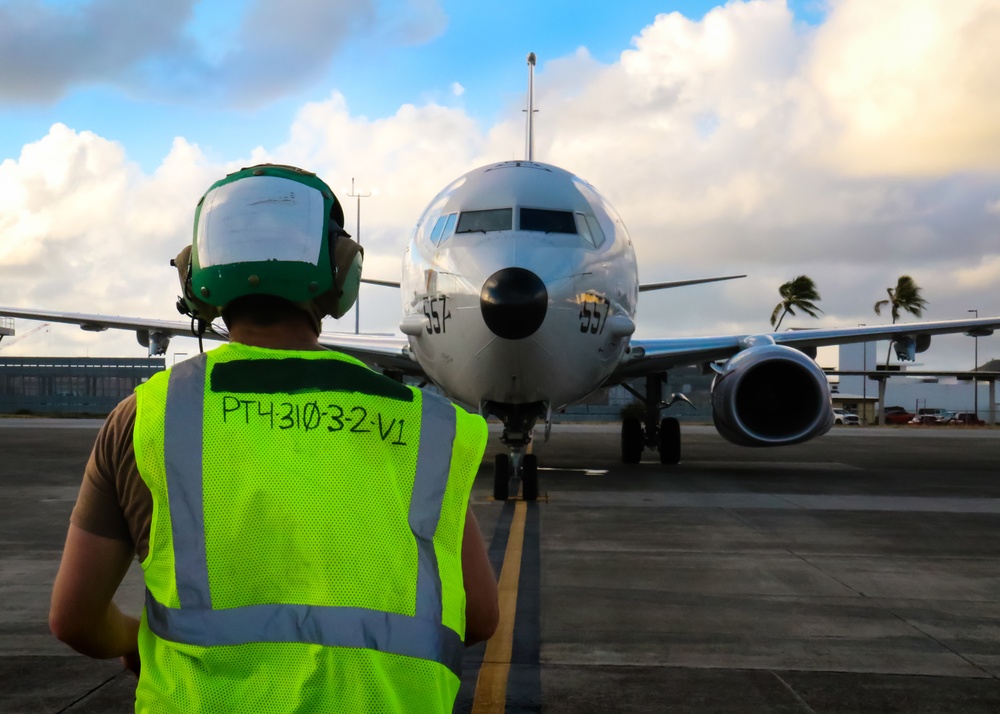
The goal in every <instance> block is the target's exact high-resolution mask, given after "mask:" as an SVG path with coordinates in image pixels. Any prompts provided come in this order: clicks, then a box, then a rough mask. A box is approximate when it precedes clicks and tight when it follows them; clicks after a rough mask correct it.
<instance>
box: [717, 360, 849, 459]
mask: <svg viewBox="0 0 1000 714" xmlns="http://www.w3.org/2000/svg"><path fill="white" fill-rule="evenodd" d="M712 418H713V420H714V421H715V428H716V429H717V430H718V431H719V433H720V434H721V435H722V436H723V437H725V438H726V439H727V440H729V441H731V442H732V443H734V444H739V445H741V446H782V445H785V444H798V443H801V442H803V441H808V440H810V439H814V438H816V437H817V436H821V435H823V434H825V433H826V432H827V431H829V430H830V427H831V426H833V409H832V407H831V403H830V387H829V385H828V384H827V381H826V375H825V374H824V373H823V370H821V369H820V368H819V366H818V365H817V364H816V363H815V362H814V361H813V360H812V359H810V358H809V357H808V356H807V355H805V354H803V353H802V352H800V351H799V350H795V349H792V348H790V347H784V346H782V345H775V344H771V345H762V346H758V347H750V348H748V349H745V350H743V351H742V352H740V353H739V354H737V355H736V356H735V357H733V358H732V359H730V360H729V361H728V362H727V363H726V364H725V366H724V367H723V368H722V371H721V372H719V374H717V375H716V377H715V380H714V381H713V383H712Z"/></svg>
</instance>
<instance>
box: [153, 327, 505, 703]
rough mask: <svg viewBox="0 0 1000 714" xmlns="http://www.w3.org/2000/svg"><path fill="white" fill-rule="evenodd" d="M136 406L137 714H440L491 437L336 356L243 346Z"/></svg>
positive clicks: (480, 424) (451, 693) (456, 677)
mask: <svg viewBox="0 0 1000 714" xmlns="http://www.w3.org/2000/svg"><path fill="white" fill-rule="evenodd" d="M136 395H137V412H136V422H135V430H134V433H133V443H134V446H135V455H136V463H137V465H138V468H139V472H140V474H141V475H142V478H143V481H144V482H145V483H146V484H147V485H148V486H149V489H150V492H151V493H152V496H153V518H152V524H151V529H150V541H149V554H148V555H147V557H146V558H145V560H144V561H143V562H142V568H143V571H144V577H145V583H146V601H145V607H144V609H143V614H142V619H141V624H140V631H139V653H140V657H141V661H142V673H141V676H140V678H139V683H138V687H137V689H136V711H137V712H178V713H183V714H192V713H194V712H237V711H246V712H255V713H260V712H352V713H353V712H435V711H449V712H450V711H451V709H452V706H453V703H454V699H455V696H456V694H457V692H458V686H459V681H460V670H461V662H462V656H463V652H464V646H463V639H464V635H465V590H464V587H463V580H462V557H461V551H462V533H463V529H464V525H465V515H466V509H467V507H468V500H469V494H470V491H471V488H472V482H473V480H474V478H475V475H476V471H477V469H478V467H479V464H480V461H481V459H482V453H483V449H484V446H485V442H486V423H485V421H484V420H483V419H482V418H481V417H478V416H475V415H472V414H468V413H467V412H465V411H464V410H462V409H459V408H457V407H455V406H454V405H453V404H451V403H450V402H448V401H447V400H445V399H443V398H441V397H438V396H436V395H433V394H429V393H427V392H422V391H420V390H418V389H415V388H411V387H406V386H404V385H402V384H399V383H397V382H394V381H393V380H390V379H388V378H385V377H382V376H381V375H378V374H376V373H375V372H372V371H371V370H369V369H368V368H367V367H365V366H364V365H363V364H362V363H361V362H359V361H357V360H355V359H353V358H351V357H348V356H346V355H342V354H339V353H336V352H326V351H316V352H310V351H301V352H290V351H283V350H281V351H279V350H269V349H263V348H255V347H248V346H245V345H241V344H237V343H232V344H229V345H225V346H223V347H219V348H217V349H215V350H212V351H211V352H207V353H205V354H202V355H199V356H198V357H195V358H192V359H189V360H186V361H184V362H182V363H180V364H177V365H175V366H174V367H173V368H172V369H171V370H168V371H167V372H163V373H160V374H157V375H156V376H155V377H153V378H152V379H150V380H149V381H148V382H147V383H146V384H144V385H142V386H140V387H139V388H138V389H137V390H136Z"/></svg>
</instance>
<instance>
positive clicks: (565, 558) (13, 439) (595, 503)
mask: <svg viewBox="0 0 1000 714" xmlns="http://www.w3.org/2000/svg"><path fill="white" fill-rule="evenodd" d="M99 425H100V421H95V420H80V421H68V420H42V419H0V712H4V713H11V714H13V713H16V712H72V713H73V714H83V713H90V712H101V713H105V712H126V711H131V710H132V695H133V692H134V688H135V679H134V678H133V677H132V676H131V675H130V674H129V673H127V672H123V671H122V669H121V667H120V666H119V664H118V662H117V660H112V661H96V660H90V659H88V658H86V657H83V656H81V655H77V654H75V653H74V652H72V651H71V650H69V649H68V648H67V647H66V646H65V645H62V644H61V643H59V642H58V641H56V640H55V638H54V637H53V636H52V635H51V634H49V631H48V626H47V612H48V600H49V592H50V588H51V583H52V580H53V577H54V575H55V572H56V569H57V567H58V560H59V557H60V552H61V548H62V543H63V539H64V537H65V530H66V526H67V523H68V518H69V513H70V511H71V509H72V506H73V502H74V500H75V497H76V492H77V489H78V484H79V479H80V475H81V473H82V469H83V465H84V463H85V461H86V458H87V456H88V454H89V451H90V448H91V445H92V443H93V440H94V437H95V435H96V431H97V428H98V427H99ZM496 437H497V433H496V431H495V430H494V431H493V434H492V437H491V442H490V447H489V450H488V452H487V457H486V458H485V459H484V462H483V467H482V469H481V470H480V474H479V478H478V480H477V482H476V485H475V487H474V490H473V508H474V510H475V512H476V515H477V518H478V519H479V522H480V526H481V528H482V531H483V534H484V538H485V541H486V543H487V545H488V547H489V548H490V555H491V560H492V562H493V563H494V567H495V569H496V570H497V571H498V572H501V586H502V587H503V586H504V583H505V582H506V583H508V585H509V584H510V582H513V583H514V588H513V590H512V591H511V592H512V596H511V598H510V599H509V600H507V601H506V602H507V605H506V606H504V608H503V613H504V614H503V621H502V623H501V629H503V628H505V627H506V628H507V630H508V632H509V635H510V637H509V639H510V642H509V643H508V644H509V646H508V647H507V648H506V650H503V649H502V648H501V649H500V650H498V649H497V648H493V649H487V646H486V645H478V646H477V647H473V648H470V649H469V650H468V651H467V654H466V661H465V668H464V669H465V673H464V677H463V685H462V689H461V691H460V693H459V698H458V702H457V703H456V707H455V710H456V711H459V712H467V711H473V706H474V705H473V702H474V701H475V702H476V704H475V707H476V708H475V711H476V712H477V713H478V712H488V711H507V712H551V713H559V714H561V713H563V712H566V713H569V712H573V713H579V712H601V713H606V712H679V713H688V712H741V713H742V712H768V713H770V712H773V713H782V714H783V713H785V712H796V713H815V714H820V713H822V714H828V713H833V712H838V713H839V712H845V713H846V712H905V713H907V714H924V713H927V714H930V713H932V712H933V713H934V714H938V713H940V712H983V713H986V712H990V713H991V714H995V713H996V712H1000V568H998V567H997V564H998V562H1000V468H998V466H1000V429H979V428H968V427H906V426H903V427H886V428H884V429H877V428H869V427H837V428H835V429H834V430H833V431H832V432H831V433H830V434H828V435H827V436H824V437H822V438H820V439H817V440H815V441H812V442H809V443H807V444H800V445H796V446H791V447H784V448H775V449H748V448H742V447H736V446H732V445H730V444H728V443H727V442H725V441H724V440H722V439H721V438H720V437H719V436H718V435H717V434H716V433H715V431H714V429H712V428H711V427H707V426H687V425H684V426H682V437H683V440H684V447H683V460H682V462H681V463H680V464H679V465H677V466H662V465H660V464H659V463H658V460H657V459H656V455H655V454H654V453H651V452H647V453H646V455H645V458H644V460H643V462H642V463H640V464H638V465H626V464H622V463H621V461H620V458H619V451H618V450H619V432H618V426H617V425H613V424H608V425H556V426H555V427H554V428H553V434H552V439H551V440H550V441H549V442H546V443H541V440H540V439H539V440H538V443H536V447H535V453H536V454H537V455H538V458H539V464H540V466H541V468H540V476H539V479H540V482H539V485H540V491H541V496H540V499H539V501H538V502H536V503H527V504H526V503H525V502H523V501H520V502H515V501H514V500H513V499H512V500H510V501H508V502H506V503H496V502H494V501H493V500H492V498H491V495H490V494H491V493H492V455H493V454H494V453H496V451H497V450H498V449H499V447H500V445H499V443H498V441H497V438H496ZM511 573H515V576H516V575H519V577H514V579H513V581H511V579H510V575H511ZM118 600H119V603H120V604H121V606H122V607H123V608H124V609H126V610H130V611H133V612H138V609H139V607H140V606H141V602H142V582H141V571H140V570H139V569H138V567H137V566H136V567H133V569H132V571H130V573H129V575H128V576H127V577H126V581H125V583H124V584H123V586H122V589H121V590H120V592H119V597H118ZM495 639H496V638H495ZM491 646H492V643H491ZM498 652H499V654H498ZM487 671H490V672H502V673H503V677H502V680H503V681H501V685H500V686H501V688H500V690H499V691H500V695H499V696H500V698H499V700H498V701H494V702H493V703H492V704H491V703H489V702H487V701H486V700H485V699H484V700H483V701H479V700H478V699H477V694H481V692H482V690H483V688H484V687H483V680H484V672H487Z"/></svg>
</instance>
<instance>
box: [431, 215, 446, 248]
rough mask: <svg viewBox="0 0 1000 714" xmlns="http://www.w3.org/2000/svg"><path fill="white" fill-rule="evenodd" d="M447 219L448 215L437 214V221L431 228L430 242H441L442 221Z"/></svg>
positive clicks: (435, 243)
mask: <svg viewBox="0 0 1000 714" xmlns="http://www.w3.org/2000/svg"><path fill="white" fill-rule="evenodd" d="M447 220H448V216H439V217H438V219H437V222H435V223H434V228H433V229H432V230H431V243H433V244H434V245H437V244H438V243H440V242H441V234H442V233H443V232H444V223H445V221H447Z"/></svg>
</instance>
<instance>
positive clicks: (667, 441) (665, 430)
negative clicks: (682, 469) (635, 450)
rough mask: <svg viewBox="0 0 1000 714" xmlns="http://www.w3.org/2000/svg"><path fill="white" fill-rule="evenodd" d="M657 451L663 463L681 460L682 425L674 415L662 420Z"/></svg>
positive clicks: (675, 462)
mask: <svg viewBox="0 0 1000 714" xmlns="http://www.w3.org/2000/svg"><path fill="white" fill-rule="evenodd" d="M658 436H659V441H658V443H657V451H659V452H660V463H661V464H677V463H680V460H681V425H680V422H679V421H677V420H676V419H674V418H673V417H667V418H666V419H661V420H660V433H659V435H658Z"/></svg>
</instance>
